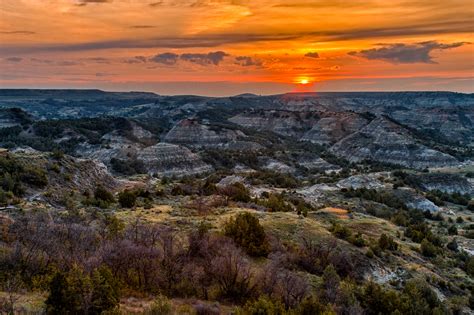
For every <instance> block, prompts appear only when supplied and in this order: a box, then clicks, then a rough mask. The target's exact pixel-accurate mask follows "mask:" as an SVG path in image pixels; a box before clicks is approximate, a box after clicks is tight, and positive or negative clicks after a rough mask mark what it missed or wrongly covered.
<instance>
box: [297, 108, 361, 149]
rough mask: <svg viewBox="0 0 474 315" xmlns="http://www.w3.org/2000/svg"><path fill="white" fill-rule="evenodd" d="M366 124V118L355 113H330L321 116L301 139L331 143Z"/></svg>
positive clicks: (318, 142)
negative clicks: (327, 115)
mask: <svg viewBox="0 0 474 315" xmlns="http://www.w3.org/2000/svg"><path fill="white" fill-rule="evenodd" d="M367 124H368V121H367V119H365V118H363V117H361V116H360V115H359V114H355V113H332V115H331V116H329V117H323V118H321V120H319V121H318V122H317V123H316V124H315V125H314V126H313V128H311V130H309V131H308V132H306V133H305V134H304V135H303V137H301V140H304V141H310V142H313V143H317V144H333V143H335V142H337V141H339V140H341V139H342V138H344V137H346V136H348V135H350V134H352V133H354V132H356V131H358V130H359V129H361V128H362V127H364V126H365V125H367Z"/></svg>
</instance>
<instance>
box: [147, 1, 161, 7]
mask: <svg viewBox="0 0 474 315" xmlns="http://www.w3.org/2000/svg"><path fill="white" fill-rule="evenodd" d="M163 3H164V2H163V1H156V2H152V3H150V4H149V6H150V7H159V6H162V5H163Z"/></svg>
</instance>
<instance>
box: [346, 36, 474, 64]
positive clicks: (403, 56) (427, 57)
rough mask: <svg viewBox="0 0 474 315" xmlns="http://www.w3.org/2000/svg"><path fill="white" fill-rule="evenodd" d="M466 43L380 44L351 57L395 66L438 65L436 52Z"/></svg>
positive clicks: (351, 53)
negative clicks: (435, 57) (409, 64)
mask: <svg viewBox="0 0 474 315" xmlns="http://www.w3.org/2000/svg"><path fill="white" fill-rule="evenodd" d="M464 44H467V43H465V42H458V43H452V44H442V43H438V42H437V41H427V42H421V43H416V44H402V43H397V44H380V45H383V47H380V48H372V49H366V50H361V51H359V52H357V51H351V52H349V53H348V54H349V55H351V56H357V57H362V58H365V59H369V60H384V61H387V62H390V63H394V64H400V63H431V64H433V63H436V62H435V61H434V60H433V57H432V56H431V52H433V51H434V50H445V49H451V48H456V47H460V46H462V45H464Z"/></svg>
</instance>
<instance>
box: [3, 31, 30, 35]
mask: <svg viewBox="0 0 474 315" xmlns="http://www.w3.org/2000/svg"><path fill="white" fill-rule="evenodd" d="M0 34H5V35H33V34H36V32H32V31H21V30H20V31H0Z"/></svg>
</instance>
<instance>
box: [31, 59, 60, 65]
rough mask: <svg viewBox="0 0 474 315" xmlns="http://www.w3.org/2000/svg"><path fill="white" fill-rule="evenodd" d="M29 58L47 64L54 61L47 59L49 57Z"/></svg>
mask: <svg viewBox="0 0 474 315" xmlns="http://www.w3.org/2000/svg"><path fill="white" fill-rule="evenodd" d="M30 60H31V61H32V62H36V63H43V64H47V65H49V64H52V63H54V61H52V60H49V59H38V58H31V59H30Z"/></svg>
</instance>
